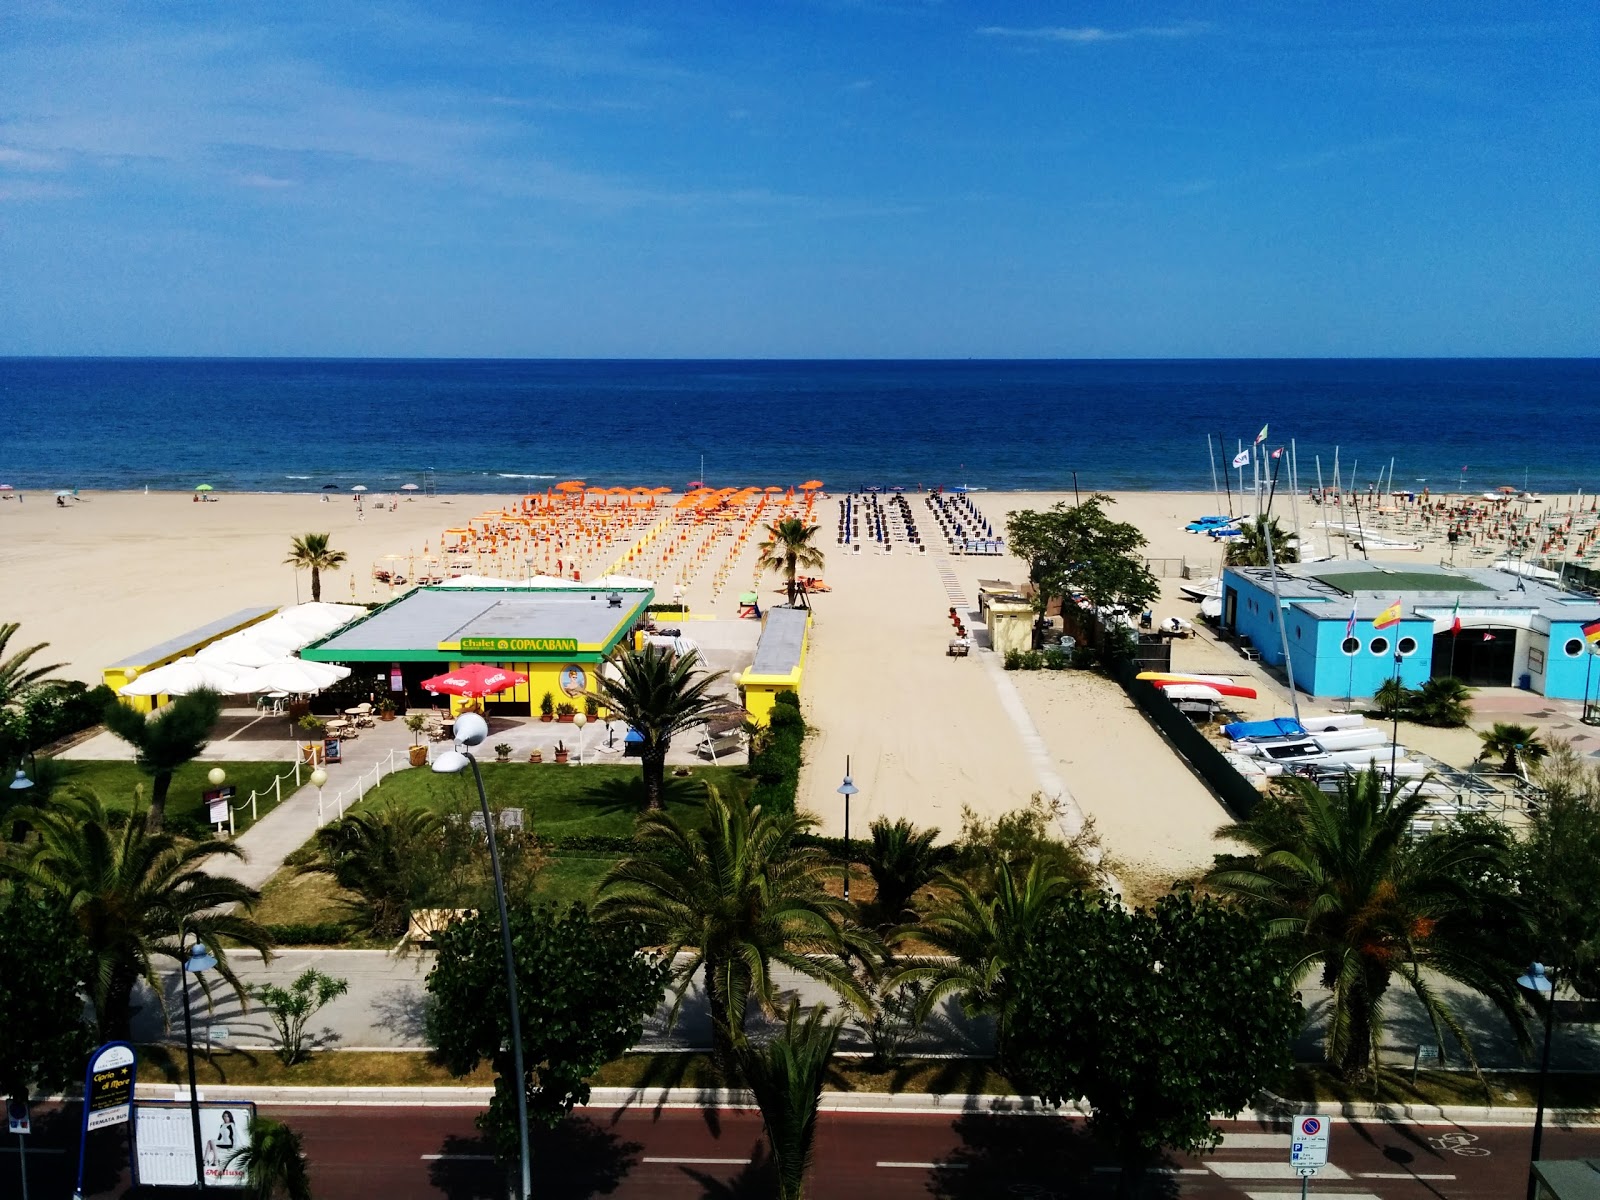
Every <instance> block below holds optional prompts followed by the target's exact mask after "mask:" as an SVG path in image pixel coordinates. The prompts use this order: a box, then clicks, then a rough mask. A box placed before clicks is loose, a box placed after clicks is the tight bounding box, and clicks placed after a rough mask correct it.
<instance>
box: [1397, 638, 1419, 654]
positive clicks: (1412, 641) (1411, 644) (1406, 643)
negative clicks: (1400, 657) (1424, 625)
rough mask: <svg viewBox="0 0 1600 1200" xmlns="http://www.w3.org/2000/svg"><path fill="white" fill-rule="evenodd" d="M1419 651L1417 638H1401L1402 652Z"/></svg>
mask: <svg viewBox="0 0 1600 1200" xmlns="http://www.w3.org/2000/svg"><path fill="white" fill-rule="evenodd" d="M1416 652H1417V639H1416V638H1408V637H1403V638H1401V639H1400V653H1401V654H1415V653H1416Z"/></svg>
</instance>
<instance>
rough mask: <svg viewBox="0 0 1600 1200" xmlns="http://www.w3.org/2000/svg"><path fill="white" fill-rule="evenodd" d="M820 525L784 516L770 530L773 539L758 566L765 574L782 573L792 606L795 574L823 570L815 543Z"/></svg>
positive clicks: (764, 544) (763, 548) (763, 546)
mask: <svg viewBox="0 0 1600 1200" xmlns="http://www.w3.org/2000/svg"><path fill="white" fill-rule="evenodd" d="M820 528H821V526H820V525H807V524H806V523H805V522H804V521H802V520H801V519H800V518H799V517H784V518H783V519H782V520H780V521H777V522H775V523H774V524H773V525H772V526H770V527H769V528H768V530H767V532H768V533H769V534H771V535H772V536H771V537H769V538H768V539H767V540H766V541H764V542H762V543H761V545H760V547H759V549H760V551H761V557H760V558H758V559H757V560H756V566H757V568H759V569H760V570H763V571H782V572H783V586H784V590H785V591H786V592H787V593H788V595H789V605H790V607H793V605H794V593H795V586H794V573H795V571H796V570H797V569H798V568H800V567H805V568H806V569H807V570H811V571H817V570H821V568H822V563H823V557H822V551H821V550H819V549H817V547H815V546H813V545H812V544H811V539H812V537H814V536H815V535H816V532H817V530H818V529H820Z"/></svg>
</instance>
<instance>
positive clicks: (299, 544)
mask: <svg viewBox="0 0 1600 1200" xmlns="http://www.w3.org/2000/svg"><path fill="white" fill-rule="evenodd" d="M328 537H329V535H328V534H326V533H307V534H302V535H301V536H300V537H297V538H295V539H294V540H293V541H291V542H290V543H289V557H288V558H286V559H284V560H283V561H284V563H285V564H286V565H288V566H291V567H293V568H294V569H295V570H297V571H302V570H306V569H309V570H310V571H311V602H312V603H313V604H315V603H317V602H318V601H320V600H321V599H322V572H324V571H337V570H338V569H339V568H340V567H342V566H344V563H345V557H346V556H345V552H344V551H343V550H330V549H329V548H328Z"/></svg>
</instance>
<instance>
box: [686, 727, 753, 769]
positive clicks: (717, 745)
mask: <svg viewBox="0 0 1600 1200" xmlns="http://www.w3.org/2000/svg"><path fill="white" fill-rule="evenodd" d="M744 748H745V746H744V734H743V733H742V732H741V731H739V730H737V729H730V730H728V732H727V733H720V734H717V735H716V736H715V737H713V736H712V735H711V733H710V732H709V731H707V733H706V734H705V736H704V737H703V738H702V739H701V741H700V744H699V745H698V746H696V747H695V753H696V754H698V755H699V756H700V757H701V758H706V759H710V760H711V761H712V762H716V761H717V759H718V758H719V757H721V756H723V755H728V754H737V753H739V752H740V751H741V750H743V749H744Z"/></svg>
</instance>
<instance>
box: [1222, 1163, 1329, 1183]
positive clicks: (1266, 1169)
mask: <svg viewBox="0 0 1600 1200" xmlns="http://www.w3.org/2000/svg"><path fill="white" fill-rule="evenodd" d="M1206 1166H1207V1167H1209V1168H1211V1170H1212V1171H1214V1172H1216V1173H1217V1174H1218V1175H1221V1176H1222V1177H1223V1178H1224V1179H1299V1178H1300V1176H1299V1175H1297V1174H1295V1169H1294V1168H1293V1167H1291V1166H1290V1165H1289V1164H1288V1163H1286V1162H1270V1163H1254V1162H1208V1163H1206ZM1317 1178H1318V1179H1349V1178H1350V1176H1348V1175H1346V1174H1345V1173H1344V1170H1343V1169H1342V1168H1340V1167H1336V1166H1334V1165H1333V1164H1332V1163H1329V1164H1328V1165H1327V1166H1325V1167H1322V1168H1320V1169H1319V1170H1318V1171H1317Z"/></svg>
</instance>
